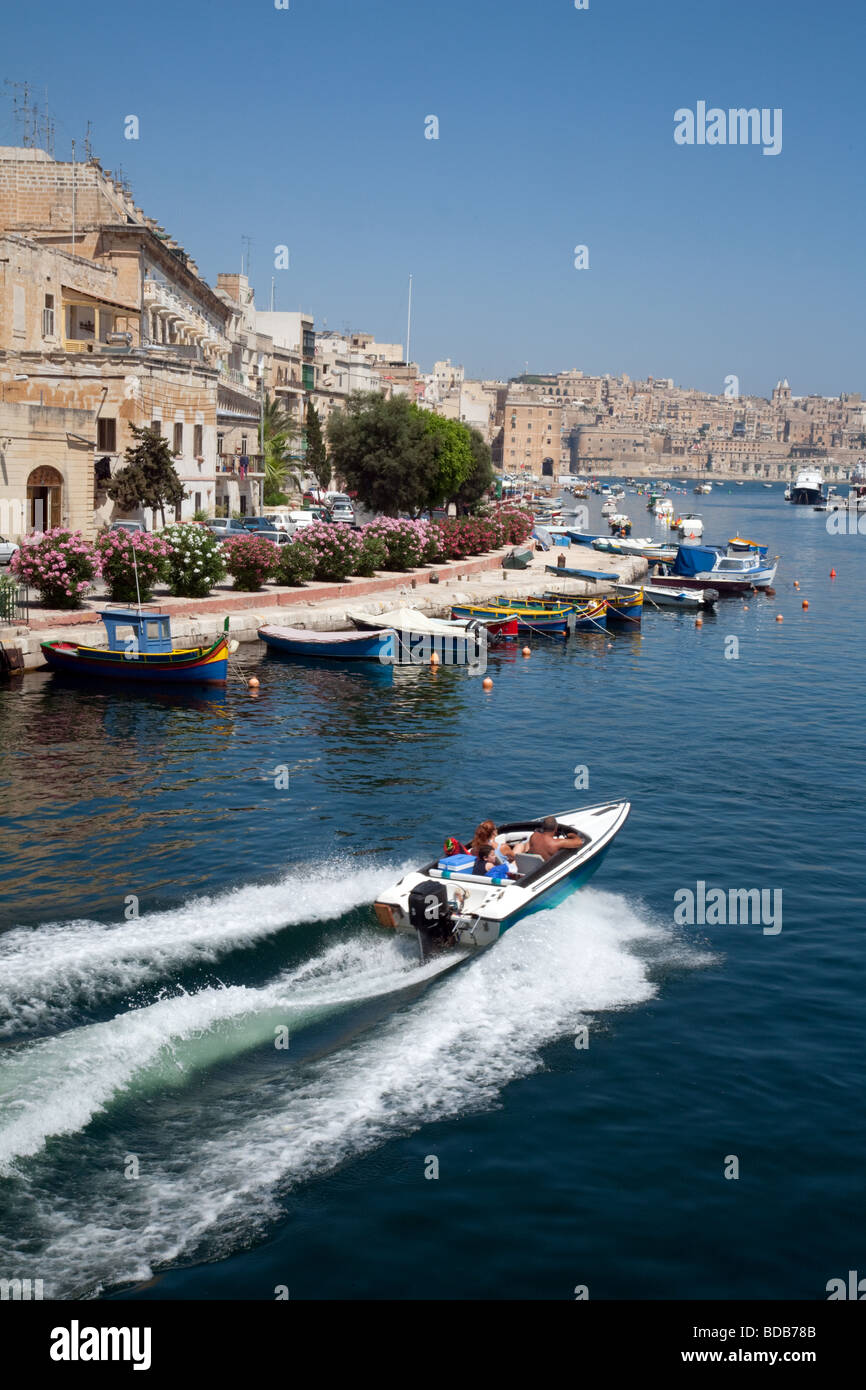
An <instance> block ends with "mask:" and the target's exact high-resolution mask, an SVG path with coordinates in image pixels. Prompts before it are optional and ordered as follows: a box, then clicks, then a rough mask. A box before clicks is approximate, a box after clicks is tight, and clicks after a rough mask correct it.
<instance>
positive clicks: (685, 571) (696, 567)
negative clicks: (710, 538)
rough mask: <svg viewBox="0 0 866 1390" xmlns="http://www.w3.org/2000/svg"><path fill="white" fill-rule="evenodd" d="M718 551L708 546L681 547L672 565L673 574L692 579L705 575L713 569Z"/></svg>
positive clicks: (678, 548)
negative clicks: (697, 575) (698, 575)
mask: <svg viewBox="0 0 866 1390" xmlns="http://www.w3.org/2000/svg"><path fill="white" fill-rule="evenodd" d="M718 558H719V556H718V551H716V550H714V549H713V548H712V547H710V546H708V545H681V546H678V547H677V556H676V559H675V560H674V564H673V571H672V572H673V573H674V574H681V575H683V576H684V577H688V578H690V579H693V578H694V576H695V575H696V574H705V573H706V572H707V570H711V569H715V567H716V563H717V561H718Z"/></svg>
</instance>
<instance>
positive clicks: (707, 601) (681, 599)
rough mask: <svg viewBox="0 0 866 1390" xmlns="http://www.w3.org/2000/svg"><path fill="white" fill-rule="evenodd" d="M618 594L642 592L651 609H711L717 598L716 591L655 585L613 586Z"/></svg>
mask: <svg viewBox="0 0 866 1390" xmlns="http://www.w3.org/2000/svg"><path fill="white" fill-rule="evenodd" d="M613 587H614V588H615V589H616V591H617V593H618V594H637V593H640V592H641V591H642V592H643V597H644V603H645V604H646V605H647V606H648V607H650V608H652V607H656V608H686V609H696V608H712V606H713V604H714V603H715V602H716V600H717V599H718V597H719V594H718V590H717V589H710V588H707V589H663V588H662V587H661V585H657V584H643V585H641V586H640V587H637V586H635V585H634V584H614V586H613Z"/></svg>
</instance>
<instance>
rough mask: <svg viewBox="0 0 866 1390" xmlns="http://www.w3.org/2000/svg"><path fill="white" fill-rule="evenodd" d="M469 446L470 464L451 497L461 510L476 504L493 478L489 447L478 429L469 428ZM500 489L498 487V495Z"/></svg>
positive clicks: (468, 508)
mask: <svg viewBox="0 0 866 1390" xmlns="http://www.w3.org/2000/svg"><path fill="white" fill-rule="evenodd" d="M469 448H470V450H471V452H472V466H471V468H470V471H469V473H468V475H467V477H466V478H465V479H464V481H463V482H462V483H461V484H460V486H459V488H458V489H457V492H456V493H455V495H454V499H453V500H454V501H455V502H456V503H457V506H458V508H459V509H460V510H461V511H469V510H470V509H471V508H472V507H475V506H477V505H478V503H479V502H480V501H481V499H482V497H484V495H485V493H486V492H488V490H489V489H490V487H491V486H492V484H493V482H494V478H495V475H494V472H493V464H492V463H491V461H490V447H489V445H488V444H487V443H486V442H485V440H484V437H483V435H482V434H481V433H480V431H479V430H475V429H469ZM501 491H502V490H501V488H500V491H499V495H500V496H501Z"/></svg>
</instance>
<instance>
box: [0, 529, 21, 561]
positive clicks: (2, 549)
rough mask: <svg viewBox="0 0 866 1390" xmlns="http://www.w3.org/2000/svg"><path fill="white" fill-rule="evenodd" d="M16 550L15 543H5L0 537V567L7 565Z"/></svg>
mask: <svg viewBox="0 0 866 1390" xmlns="http://www.w3.org/2000/svg"><path fill="white" fill-rule="evenodd" d="M17 549H18V546H17V544H16V542H15V541H7V540H5V539H4V538H3V536H0V565H8V564H9V561H10V560H11V559H12V556H13V555H14V554H15V552H16V550H17Z"/></svg>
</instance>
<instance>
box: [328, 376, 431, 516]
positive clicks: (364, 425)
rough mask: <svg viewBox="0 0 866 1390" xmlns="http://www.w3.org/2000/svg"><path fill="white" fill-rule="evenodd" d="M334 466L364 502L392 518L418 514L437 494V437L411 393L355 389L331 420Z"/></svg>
mask: <svg viewBox="0 0 866 1390" xmlns="http://www.w3.org/2000/svg"><path fill="white" fill-rule="evenodd" d="M328 443H329V445H330V456H331V464H332V466H333V469H334V472H335V473H336V474H337V476H338V477H340V478H342V479H344V481H345V484H346V486H347V487H348V488H349V489H350V490H351V491H353V492H356V493H357V495H358V498H359V500H360V502H361V503H362V505H363V506H365V507H369V508H370V509H371V510H372V511H376V512H383V513H384V514H385V515H386V516H398V515H399V513H400V512H404V511H405V512H413V513H414V512H418V511H420V510H421V509H422V508H423V507H426V506H428V505H429V504H430V499H431V497H435V495H436V493H437V487H438V481H439V472H440V470H439V464H438V461H437V455H438V452H439V443H438V439H437V436H436V435H435V434H434V433H433V432H432V431H429V430H428V429H427V426H426V420H425V412H424V411H421V410H418V409H417V407H416V406H415V405H413V404H412V402H411V401H409V400H408V399H407V398H406V397H405V396H395V397H393V398H392V399H391V400H386V399H385V398H384V396H380V395H379V394H378V393H376V392H361V391H357V392H355V393H353V395H351V396H350V397H349V399H348V401H347V402H346V408H345V410H344V411H341V412H340V413H339V414H336V415H332V416H331V418H330V420H329V421H328Z"/></svg>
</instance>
